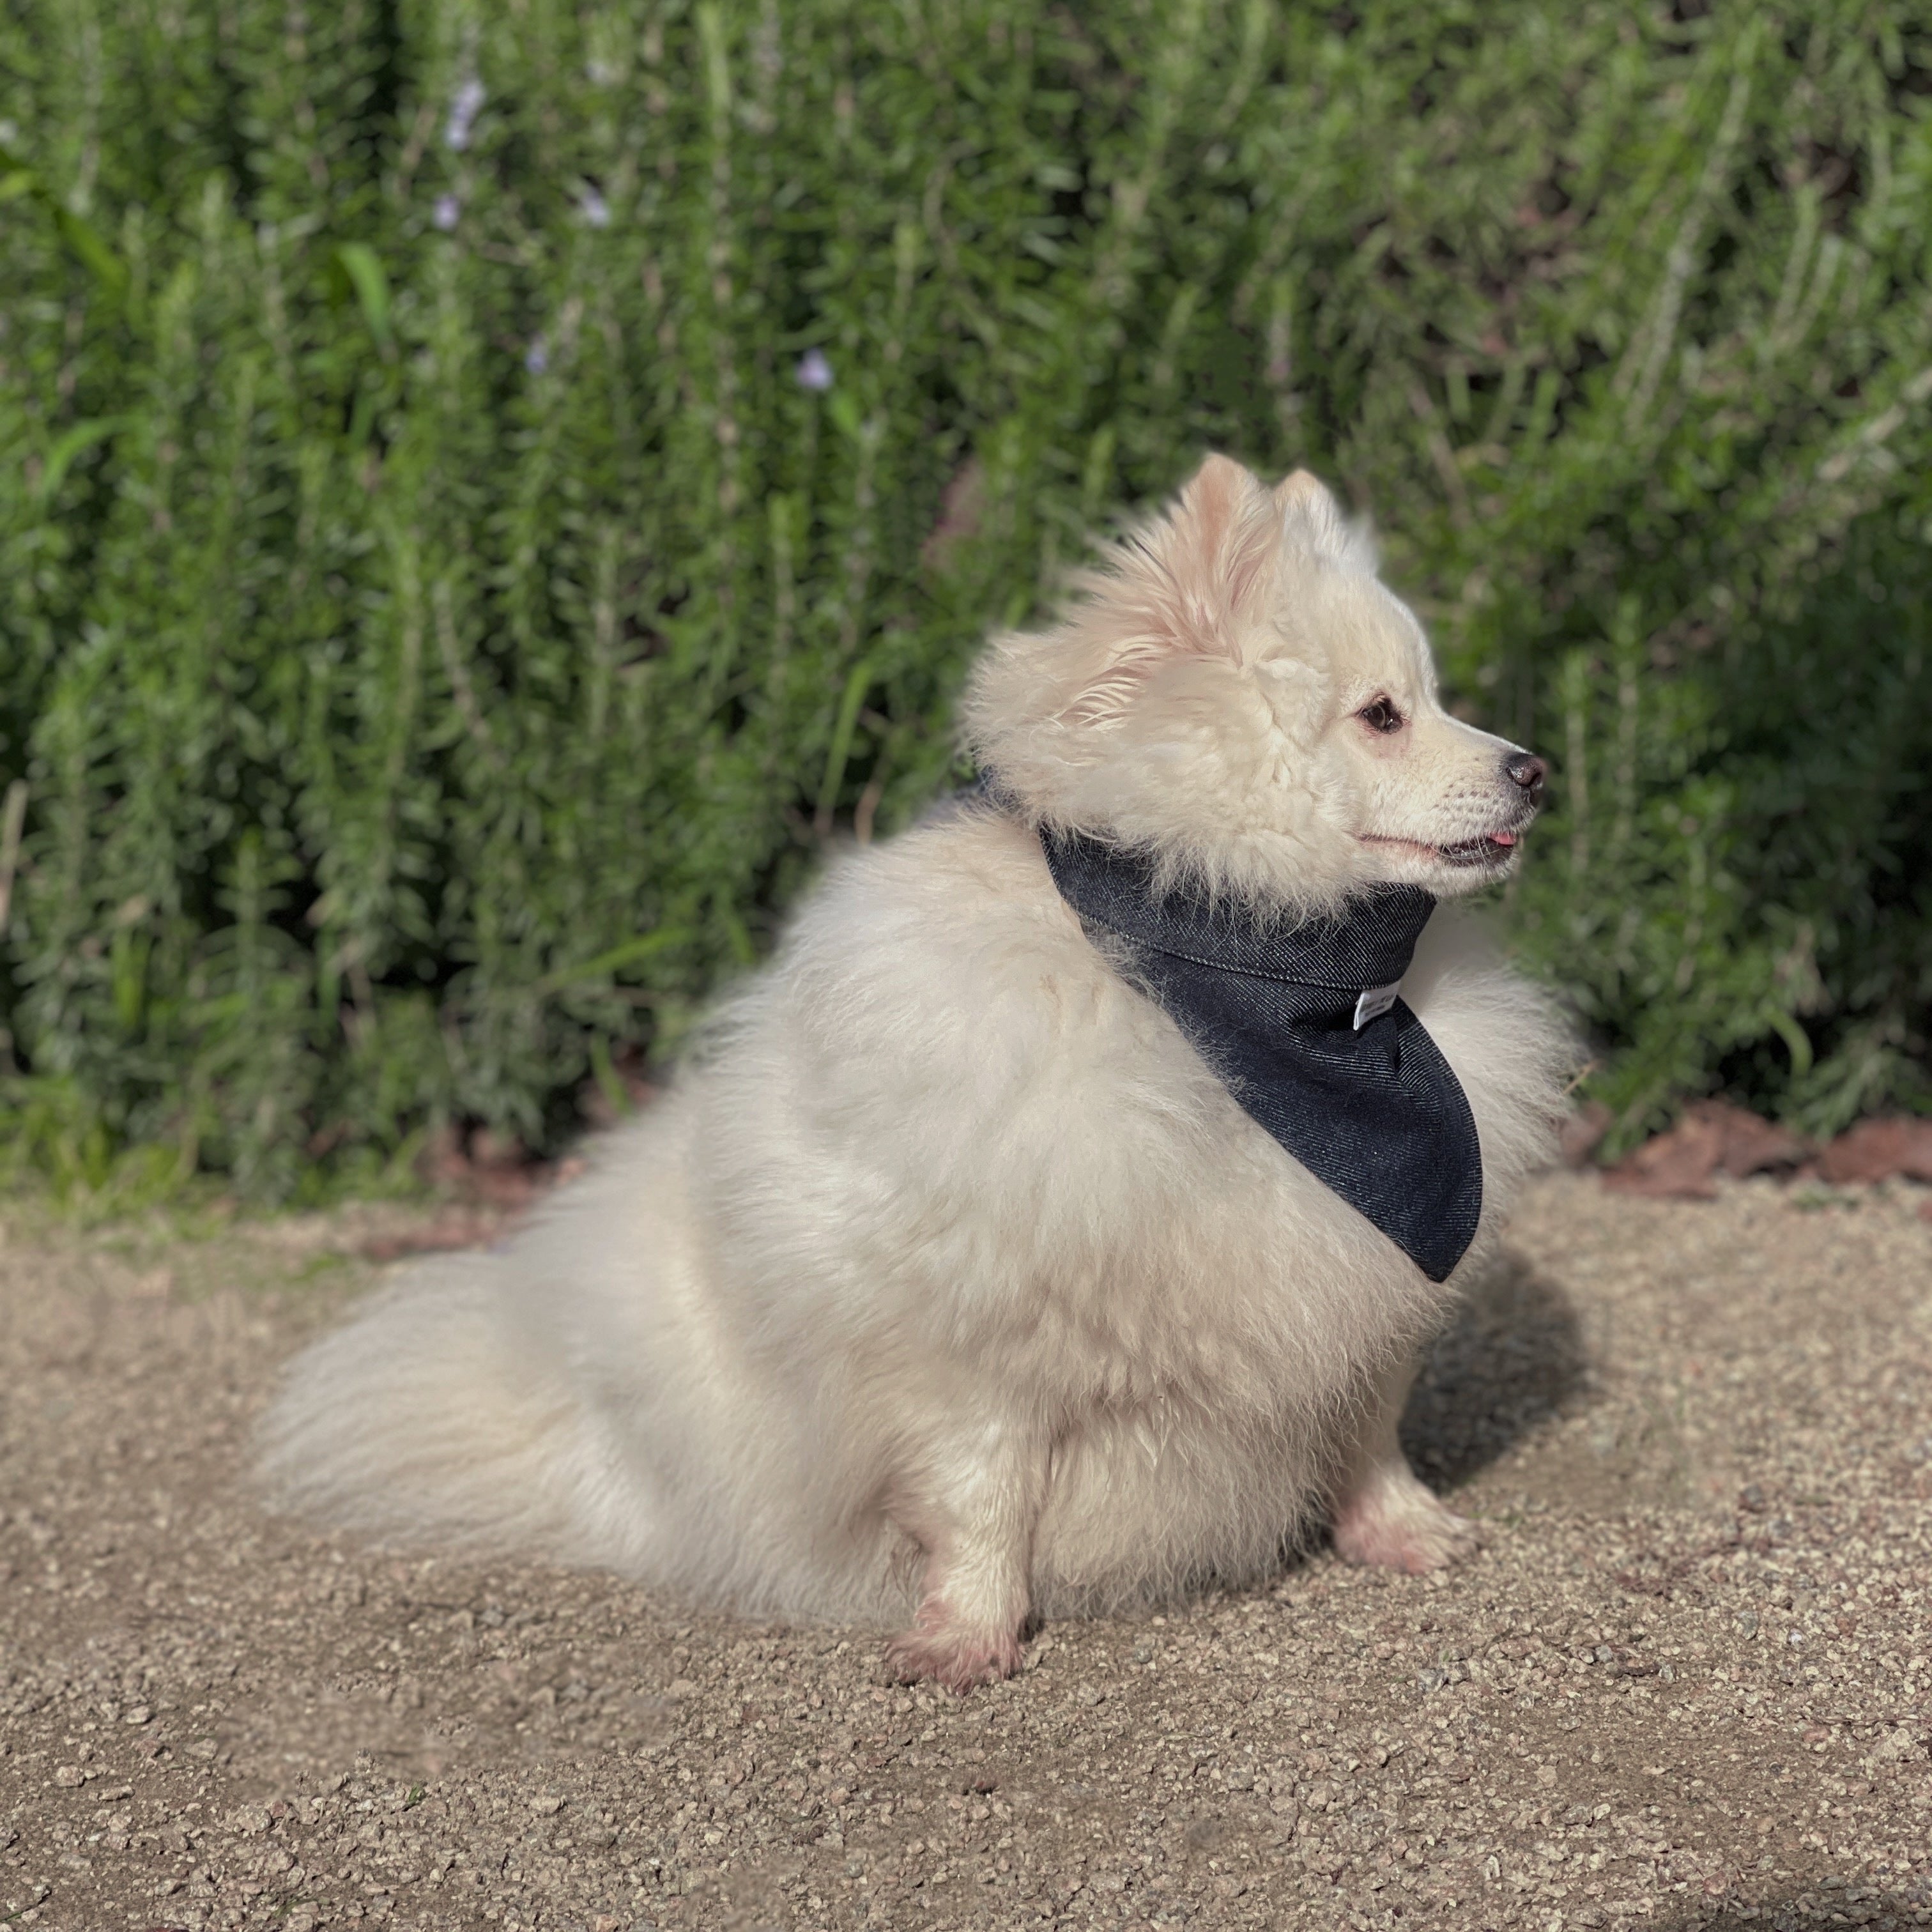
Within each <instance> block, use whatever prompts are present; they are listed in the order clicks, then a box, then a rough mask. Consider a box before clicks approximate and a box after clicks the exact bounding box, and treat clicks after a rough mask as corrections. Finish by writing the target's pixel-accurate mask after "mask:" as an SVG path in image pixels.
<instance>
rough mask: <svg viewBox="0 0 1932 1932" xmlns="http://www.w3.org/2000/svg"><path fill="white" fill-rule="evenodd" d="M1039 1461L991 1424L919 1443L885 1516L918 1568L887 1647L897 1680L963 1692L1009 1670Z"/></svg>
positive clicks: (1042, 1481) (1022, 1614)
mask: <svg viewBox="0 0 1932 1932" xmlns="http://www.w3.org/2000/svg"><path fill="white" fill-rule="evenodd" d="M1046 1464H1047V1454H1046V1445H1045V1444H1044V1443H1043V1442H1039V1441H1037V1440H1035V1439H1033V1438H1032V1436H1031V1435H1030V1433H1028V1432H1025V1431H1024V1430H1021V1429H1019V1428H1018V1427H1016V1426H1015V1425H1013V1424H1010V1423H1007V1422H1004V1421H995V1422H988V1423H983V1424H980V1425H979V1426H978V1427H973V1428H962V1429H961V1430H959V1431H958V1432H957V1433H954V1434H952V1435H950V1436H947V1437H946V1438H945V1439H941V1440H939V1441H935V1442H930V1443H929V1444H928V1445H926V1453H925V1454H923V1455H922V1456H920V1457H919V1458H918V1459H917V1466H916V1473H913V1474H908V1475H905V1476H903V1477H902V1478H901V1481H900V1483H899V1484H898V1487H897V1488H896V1489H895V1493H894V1494H893V1496H892V1500H891V1502H890V1503H889V1515H890V1516H891V1517H892V1521H893V1523H895V1525H896V1526H898V1528H899V1529H901V1530H902V1531H904V1532H905V1534H906V1535H908V1536H910V1538H912V1539H913V1541H915V1542H916V1543H917V1544H919V1547H920V1548H921V1549H922V1550H924V1551H925V1553H926V1568H925V1573H924V1575H923V1577H922V1579H921V1582H920V1586H919V1610H918V1613H917V1614H916V1616H914V1618H913V1624H912V1628H910V1630H907V1631H901V1632H900V1634H898V1636H897V1637H895V1638H893V1639H892V1642H891V1643H889V1645H888V1646H886V1668H887V1669H888V1670H889V1671H890V1672H891V1673H892V1676H894V1677H895V1678H896V1679H898V1681H899V1682H901V1683H911V1682H914V1681H915V1680H916V1679H921V1678H932V1679H934V1680H935V1682H938V1683H940V1684H942V1685H944V1686H945V1687H946V1688H947V1690H949V1691H968V1690H971V1688H972V1687H973V1686H974V1685H976V1684H990V1683H992V1682H994V1681H995V1679H999V1678H1002V1677H1010V1676H1013V1673H1014V1672H1015V1671H1016V1670H1019V1667H1020V1632H1021V1630H1022V1628H1023V1627H1024V1626H1025V1622H1026V1619H1027V1612H1028V1609H1029V1607H1030V1600H1029V1595H1028V1574H1027V1573H1028V1565H1029V1563H1030V1562H1031V1556H1032V1547H1033V1532H1034V1524H1035V1523H1037V1520H1038V1519H1039V1515H1040V1505H1041V1502H1042V1500H1043V1496H1044V1493H1045V1490H1046Z"/></svg>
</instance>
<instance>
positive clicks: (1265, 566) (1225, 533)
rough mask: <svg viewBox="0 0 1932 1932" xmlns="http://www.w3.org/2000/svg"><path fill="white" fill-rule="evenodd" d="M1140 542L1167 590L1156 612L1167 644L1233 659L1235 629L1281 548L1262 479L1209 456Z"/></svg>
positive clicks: (1276, 520) (1229, 461) (1226, 458)
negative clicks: (1162, 520)
mask: <svg viewBox="0 0 1932 1932" xmlns="http://www.w3.org/2000/svg"><path fill="white" fill-rule="evenodd" d="M1143 541H1144V542H1145V544H1146V547H1148V550H1150V551H1151V553H1153V555H1154V557H1155V559H1157V561H1158V562H1159V563H1160V565H1161V570H1162V574H1163V577H1165V578H1166V583H1167V586H1168V587H1169V596H1168V598H1166V600H1165V602H1166V608H1165V609H1164V610H1162V611H1161V612H1160V616H1162V617H1163V618H1164V619H1165V624H1166V629H1167V631H1168V634H1169V642H1170V643H1173V644H1175V645H1177V646H1180V647H1181V648H1182V649H1188V650H1193V651H1195V652H1199V654H1200V655H1203V656H1229V655H1232V654H1233V649H1234V641H1235V640H1234V635H1233V633H1234V631H1235V627H1236V626H1237V625H1238V624H1239V623H1240V622H1241V619H1242V618H1243V617H1244V616H1246V615H1247V612H1248V610H1249V609H1250V606H1251V604H1253V601H1254V598H1255V595H1256V592H1257V591H1259V590H1260V589H1262V587H1263V585H1264V583H1265V580H1266V579H1267V578H1268V575H1269V574H1270V571H1271V569H1272V568H1273V565H1274V561H1275V559H1276V557H1277V555H1278V554H1279V553H1280V549H1281V524H1280V518H1279V517H1278V516H1277V514H1276V512H1275V511H1274V507H1273V505H1271V503H1270V502H1269V500H1268V490H1267V487H1266V486H1265V485H1264V484H1263V483H1262V480H1261V478H1259V477H1258V476H1256V475H1255V474H1254V473H1253V472H1252V471H1251V470H1248V469H1244V468H1243V467H1242V466H1241V464H1240V463H1237V462H1236V461H1235V460H1234V458H1232V457H1229V456H1211V457H1209V458H1208V460H1207V461H1206V462H1205V463H1202V466H1201V467H1200V468H1199V469H1197V470H1196V472H1194V474H1193V476H1192V477H1191V478H1189V480H1188V481H1187V483H1186V484H1184V485H1183V487H1182V489H1181V497H1180V500H1179V501H1178V502H1177V503H1176V504H1175V506H1174V508H1173V509H1172V511H1170V512H1169V516H1168V518H1167V520H1166V523H1165V524H1163V525H1160V526H1157V527H1156V528H1155V529H1154V530H1152V531H1151V532H1149V533H1148V536H1147V537H1146V538H1145V539H1143Z"/></svg>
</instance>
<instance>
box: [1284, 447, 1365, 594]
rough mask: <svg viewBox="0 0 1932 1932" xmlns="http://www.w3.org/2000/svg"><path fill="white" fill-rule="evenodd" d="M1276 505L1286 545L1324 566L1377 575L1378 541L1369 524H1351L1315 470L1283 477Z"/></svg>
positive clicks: (1302, 471)
mask: <svg viewBox="0 0 1932 1932" xmlns="http://www.w3.org/2000/svg"><path fill="white" fill-rule="evenodd" d="M1274 504H1275V508H1276V510H1277V512H1278V513H1279V514H1280V517H1281V532H1282V536H1283V540H1284V541H1286V542H1287V543H1289V544H1292V545H1293V546H1294V547H1296V548H1297V549H1299V550H1305V551H1306V552H1307V553H1308V554H1309V555H1310V556H1313V557H1317V558H1319V559H1320V560H1321V561H1322V562H1324V563H1335V564H1340V565H1342V566H1343V568H1345V569H1349V570H1361V571H1367V572H1368V573H1369V574H1370V575H1372V576H1373V574H1374V572H1375V568H1376V546H1375V540H1374V538H1373V537H1372V536H1371V535H1370V533H1369V529H1368V526H1367V524H1366V523H1351V522H1350V521H1349V518H1348V517H1346V515H1345V514H1343V509H1342V506H1341V505H1340V503H1338V502H1336V500H1335V498H1334V494H1333V493H1332V492H1331V490H1329V488H1328V485H1327V484H1325V483H1324V482H1323V481H1322V479H1321V478H1320V477H1319V476H1317V475H1316V474H1315V473H1314V472H1313V470H1309V469H1298V470H1296V471H1295V472H1294V474H1293V475H1289V476H1285V477H1283V478H1282V480H1281V481H1280V482H1279V483H1277V484H1276V485H1275V487H1274Z"/></svg>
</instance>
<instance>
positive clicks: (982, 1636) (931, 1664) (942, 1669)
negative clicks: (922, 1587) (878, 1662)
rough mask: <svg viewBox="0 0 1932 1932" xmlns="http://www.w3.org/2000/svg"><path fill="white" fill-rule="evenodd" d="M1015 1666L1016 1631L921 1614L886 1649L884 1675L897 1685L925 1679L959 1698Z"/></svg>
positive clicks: (994, 1681) (1017, 1651) (1017, 1660)
mask: <svg viewBox="0 0 1932 1932" xmlns="http://www.w3.org/2000/svg"><path fill="white" fill-rule="evenodd" d="M1019 1667H1020V1640H1019V1632H1018V1631H989V1630H986V1629H983V1628H976V1627H974V1626H973V1625H965V1624H950V1623H947V1622H943V1621H940V1620H937V1619H928V1618H927V1617H926V1616H925V1615H924V1614H923V1613H922V1614H921V1616H920V1617H919V1622H917V1623H916V1624H915V1625H913V1627H912V1628H911V1629H910V1630H909V1631H901V1632H900V1634H898V1636H897V1637H894V1638H893V1639H892V1642H891V1643H889V1644H887V1645H886V1672H887V1673H888V1674H889V1676H891V1678H892V1681H893V1682H895V1683H897V1684H917V1683H919V1682H923V1681H926V1680H927V1679H930V1680H931V1681H932V1682H934V1683H935V1684H938V1685H941V1686H942V1687H943V1688H945V1689H947V1690H948V1691H952V1692H953V1694H955V1696H963V1695H964V1694H965V1693H966V1692H967V1691H970V1690H971V1689H972V1688H974V1685H978V1684H997V1683H998V1682H999V1681H1000V1679H1001V1678H1003V1677H1010V1676H1013V1673H1015V1672H1016V1670H1019Z"/></svg>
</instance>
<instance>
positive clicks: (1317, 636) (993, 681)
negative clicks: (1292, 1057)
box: [966, 456, 1544, 911]
mask: <svg viewBox="0 0 1932 1932" xmlns="http://www.w3.org/2000/svg"><path fill="white" fill-rule="evenodd" d="M1082 589H1083V591H1084V592H1085V596H1084V598H1083V600H1082V601H1081V602H1080V603H1079V604H1078V605H1077V606H1076V607H1075V609H1074V610H1073V611H1072V612H1071V613H1070V615H1069V616H1068V617H1067V619H1066V620H1065V621H1064V622H1062V623H1061V624H1060V625H1058V627H1057V628H1055V629H1053V630H1051V631H1047V632H1046V633H1045V634H1040V635H1028V634H1010V635H1008V636H1006V637H1001V638H998V639H997V640H995V642H994V643H992V646H990V647H989V649H988V651H987V652H986V655H985V656H984V657H983V658H982V660H981V661H980V664H979V666H978V667H977V671H976V673H975V676H974V681H973V684H972V686H971V690H970V691H969V693H968V699H967V705H966V721H967V733H968V741H969V743H970V745H971V748H972V750H973V751H974V754H975V756H976V757H977V758H978V760H979V761H980V764H981V766H982V767H983V768H984V769H990V770H992V771H995V772H998V775H999V778H1000V781H1001V784H1002V786H1003V787H1004V789H1005V790H1007V791H1008V792H1010V793H1011V794H1012V795H1013V796H1014V797H1015V798H1016V799H1018V801H1019V802H1020V804H1021V805H1022V807H1023V808H1025V809H1026V810H1027V811H1029V812H1030V813H1031V814H1033V815H1034V817H1036V818H1037V819H1038V820H1041V821H1043V822H1046V823H1051V824H1054V825H1056V826H1061V827H1064V828H1069V829H1082V830H1087V831H1094V832H1102V833H1103V834H1106V835H1109V836H1110V837H1112V838H1118V839H1119V840H1121V841H1124V842H1125V843H1127V844H1134V845H1144V846H1147V847H1151V848H1152V849H1153V850H1154V851H1155V852H1156V853H1158V854H1159V855H1160V858H1161V859H1162V860H1163V863H1164V865H1165V867H1166V869H1167V870H1168V871H1169V873H1170V874H1171V875H1172V876H1177V877H1178V876H1179V875H1181V874H1191V875H1193V877H1196V879H1197V880H1199V882H1201V883H1204V884H1205V885H1207V886H1208V887H1209V888H1210V889H1213V890H1216V891H1229V892H1239V893H1241V894H1243V895H1247V896H1252V897H1255V898H1260V899H1262V900H1265V901H1272V902H1275V903H1279V904H1287V905H1289V906H1292V907H1297V908H1299V909H1301V910H1308V911H1313V910H1320V909H1322V908H1323V907H1328V906H1332V905H1334V904H1336V903H1337V901H1340V899H1341V898H1344V897H1346V895H1348V894H1349V892H1353V891H1355V890H1358V889H1360V888H1361V887H1362V886H1365V885H1370V884H1375V883H1388V882H1395V883H1406V884H1412V885H1418V886H1427V888H1428V889H1429V890H1430V891H1431V892H1435V893H1437V894H1439V895H1444V896H1448V895H1453V894H1457V893H1461V892H1469V891H1471V890H1473V889H1475V887H1476V886H1480V885H1483V884H1486V883H1489V882H1490V881H1491V880H1495V879H1498V878H1500V877H1502V876H1503V875H1504V874H1506V873H1507V872H1508V871H1509V870H1510V868H1511V867H1512V866H1513V865H1514V864H1515V862H1516V859H1517V853H1518V850H1519V849H1520V840H1521V838H1522V836H1523V832H1524V831H1525V829H1526V828H1527V826H1529V822H1530V820H1532V818H1534V817H1535V815H1536V812H1537V810H1538V806H1539V805H1541V802H1542V796H1543V783H1544V764H1543V761H1542V760H1541V759H1540V758H1535V757H1531V756H1530V755H1529V753H1527V752H1526V751H1523V749H1522V748H1520V746H1518V745H1512V744H1510V743H1508V742H1505V740H1504V739H1501V738H1495V737H1492V736H1490V735H1489V734H1488V733H1486V732H1482V731H1478V730H1475V729H1474V728H1473V727H1472V726H1470V725H1468V724H1463V723H1462V722H1460V721H1459V720H1457V719H1456V718H1452V717H1451V716H1450V715H1448V712H1445V710H1444V709H1443V708H1442V704H1441V703H1440V701H1439V699H1438V697H1437V695H1436V673H1435V667H1434V665H1433V662H1432V661H1431V660H1430V652H1429V644H1428V640H1427V639H1426V638H1425V637H1424V635H1423V633H1422V628H1421V625H1419V624H1418V622H1416V620H1415V617H1414V616H1413V615H1412V613H1411V612H1410V611H1409V609H1408V607H1406V605H1405V604H1403V603H1402V602H1401V601H1400V600H1399V599H1398V598H1396V597H1395V596H1394V595H1392V594H1391V592H1389V591H1388V589H1385V588H1384V586H1382V583H1380V582H1379V581H1378V580H1377V578H1376V560H1375V556H1374V553H1373V549H1372V548H1371V547H1370V544H1369V542H1368V540H1367V538H1366V536H1365V535H1363V533H1362V532H1360V531H1359V530H1358V529H1355V528H1353V527H1352V526H1350V525H1349V523H1348V522H1347V520H1346V519H1345V518H1344V517H1343V514H1342V513H1341V511H1340V508H1339V507H1338V505H1337V503H1336V502H1335V499H1334V497H1333V496H1331V495H1330V494H1329V493H1328V490H1325V488H1323V487H1322V484H1320V483H1319V482H1318V481H1316V479H1315V478H1313V476H1311V475H1309V474H1308V473H1307V471H1305V470H1298V471H1297V472H1295V475H1292V476H1291V477H1289V478H1288V480H1287V481H1286V482H1284V483H1283V484H1280V486H1279V487H1277V488H1275V489H1274V490H1269V489H1268V487H1266V485H1265V484H1263V483H1262V482H1261V481H1260V480H1259V478H1256V477H1255V476H1254V475H1251V474H1250V472H1248V471H1247V470H1246V469H1243V468H1242V466H1241V465H1240V464H1239V463H1235V462H1232V461H1230V460H1229V459H1228V458H1226V457H1222V456H1214V457H1210V458H1208V460H1207V462H1206V463H1204V464H1203V465H1202V467H1201V469H1200V470H1199V472H1197V473H1196V475H1195V477H1194V478H1193V481H1191V482H1190V483H1189V484H1187V487H1186V488H1185V489H1184V490H1182V492H1181V496H1180V499H1179V500H1178V502H1176V503H1175V505H1173V506H1172V508H1171V509H1170V510H1169V511H1168V512H1167V514H1166V515H1165V516H1163V517H1160V518H1159V519H1157V520H1155V521H1154V522H1153V523H1150V524H1148V526H1145V528H1144V529H1141V530H1139V531H1138V532H1136V533H1135V534H1134V535H1133V536H1131V537H1130V538H1128V539H1127V541H1124V543H1122V544H1119V545H1118V546H1116V547H1115V548H1114V549H1113V550H1112V552H1111V553H1110V554H1109V556H1108V557H1107V558H1106V559H1105V561H1104V562H1103V565H1102V566H1101V567H1100V568H1098V569H1097V570H1095V571H1093V572H1091V574H1088V576H1087V577H1085V578H1084V579H1083V580H1082Z"/></svg>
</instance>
